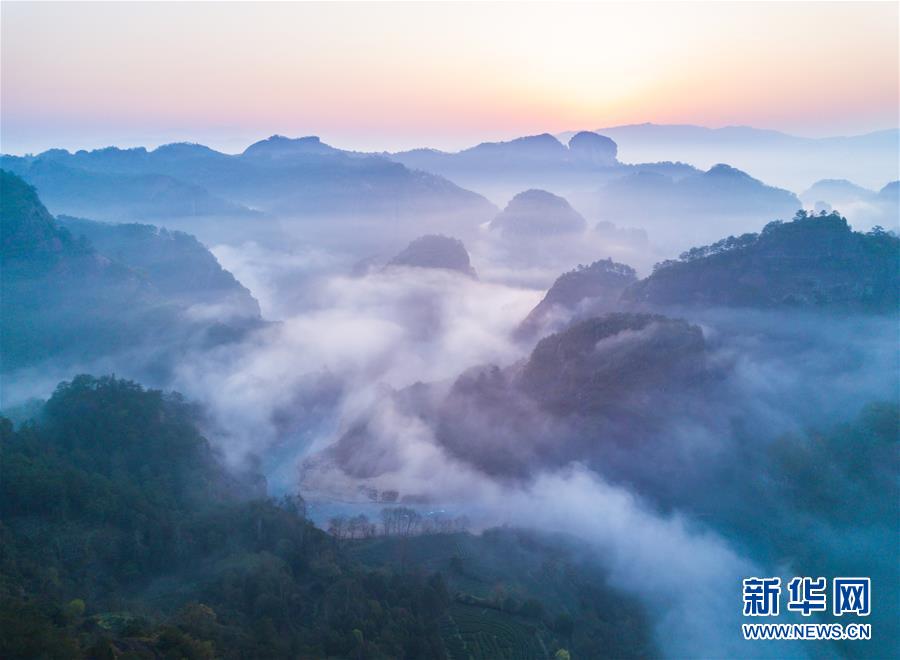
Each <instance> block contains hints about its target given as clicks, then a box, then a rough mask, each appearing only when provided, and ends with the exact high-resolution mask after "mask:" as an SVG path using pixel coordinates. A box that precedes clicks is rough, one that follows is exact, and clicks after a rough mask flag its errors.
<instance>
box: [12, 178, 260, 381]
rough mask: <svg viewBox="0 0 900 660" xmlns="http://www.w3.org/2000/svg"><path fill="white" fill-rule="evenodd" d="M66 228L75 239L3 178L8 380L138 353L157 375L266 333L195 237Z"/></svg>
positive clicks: (22, 187)
mask: <svg viewBox="0 0 900 660" xmlns="http://www.w3.org/2000/svg"><path fill="white" fill-rule="evenodd" d="M67 224H70V226H71V228H72V231H70V230H69V229H68V228H67V227H66V226H64V225H60V223H59V222H58V221H57V219H56V218H54V217H53V216H52V215H50V213H49V212H48V211H47V209H46V208H45V207H44V205H43V203H42V202H41V200H40V198H39V197H38V195H37V192H36V191H35V189H34V188H33V187H31V186H29V185H28V184H27V183H25V181H23V180H22V179H21V178H19V177H18V176H16V175H15V174H11V173H9V172H6V171H4V170H0V236H2V261H3V277H2V279H0V289H2V291H0V293H2V295H0V342H2V344H0V349H2V350H0V369H2V371H4V372H10V371H13V370H16V369H20V368H27V367H35V366H37V365H41V364H47V363H51V362H52V363H54V364H55V365H57V366H59V365H65V364H76V363H77V364H84V363H85V361H86V360H92V359H98V358H103V357H108V356H110V355H112V354H113V353H116V352H118V351H128V350H135V349H137V348H141V349H143V351H142V357H141V359H143V360H145V361H146V362H148V363H153V364H154V366H155V367H157V368H159V367H160V365H163V366H164V365H166V364H168V363H167V361H166V360H167V359H168V360H171V357H170V356H169V353H168V352H169V351H173V350H174V351H175V352H177V351H178V350H180V349H181V348H183V347H184V346H186V345H200V346H209V345H215V344H218V343H223V342H225V341H228V340H230V339H231V338H233V337H235V336H240V335H241V334H242V333H243V332H245V331H247V330H248V329H251V328H253V327H256V326H258V325H260V324H261V322H262V321H261V319H260V315H259V306H258V304H257V302H256V300H255V299H254V298H253V297H252V296H251V295H250V292H249V291H247V290H246V289H245V288H244V287H243V286H241V284H240V283H239V282H237V281H236V280H235V279H234V277H233V276H232V275H231V274H230V273H228V272H227V271H225V270H223V269H222V267H221V266H220V265H219V263H218V262H217V261H216V259H215V257H214V256H213V255H212V254H211V253H210V252H209V251H208V250H207V249H206V248H205V247H203V245H201V244H200V243H199V242H197V241H196V240H195V239H193V237H191V236H188V235H186V234H182V233H179V232H172V233H169V232H165V231H158V230H157V229H156V228H155V227H151V226H145V225H102V224H100V223H93V222H89V221H76V220H74V219H69V220H68V221H67ZM93 239H97V240H98V242H99V244H100V245H102V246H103V248H104V249H109V251H110V254H107V253H105V252H104V251H103V250H99V249H98V248H97V246H96V245H95V244H94V243H93ZM185 282H187V283H188V284H185ZM208 309H214V310H215V312H216V313H215V314H210V313H204V311H205V310H208ZM173 347H174V348H173ZM132 363H134V361H132ZM135 366H136V368H137V365H135Z"/></svg>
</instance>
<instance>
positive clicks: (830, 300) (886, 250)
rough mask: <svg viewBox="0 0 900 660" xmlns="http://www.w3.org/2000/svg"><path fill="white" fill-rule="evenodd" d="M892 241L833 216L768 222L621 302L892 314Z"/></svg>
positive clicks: (688, 259)
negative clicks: (851, 225)
mask: <svg viewBox="0 0 900 660" xmlns="http://www.w3.org/2000/svg"><path fill="white" fill-rule="evenodd" d="M898 256H900V239H898V238H897V236H896V235H894V234H890V233H887V232H884V231H883V230H878V231H873V232H869V233H867V234H863V233H860V232H854V231H852V230H851V229H850V227H849V225H848V224H847V220H846V219H845V218H843V217H841V216H840V215H838V214H836V213H832V214H829V215H824V214H822V215H814V216H810V215H807V214H806V212H805V211H801V212H799V213H798V214H797V215H796V216H795V218H794V220H793V221H791V222H782V221H775V222H771V223H769V224H768V225H766V227H765V228H764V229H763V230H762V232H761V233H759V234H744V235H742V236H740V237H737V238H735V237H734V236H730V237H728V238H727V239H724V240H721V241H719V242H717V243H714V244H712V245H708V246H705V247H701V248H694V249H692V250H690V251H688V252H685V253H684V254H682V255H681V257H680V258H679V259H678V260H675V261H669V262H664V263H662V264H659V265H658V267H657V268H656V269H655V270H654V272H653V274H652V275H651V276H650V277H648V278H646V279H644V280H641V281H640V282H637V283H635V284H633V285H632V286H630V287H629V288H628V289H627V290H626V291H625V293H624V294H623V300H625V301H629V302H632V303H641V304H649V305H654V306H669V305H676V306H705V307H716V306H725V307H762V308H797V307H808V308H814V309H831V310H837V311H864V312H874V313H894V312H896V311H897V309H898V296H900V276H898V271H897V259H898Z"/></svg>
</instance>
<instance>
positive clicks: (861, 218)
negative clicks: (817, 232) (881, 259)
mask: <svg viewBox="0 0 900 660" xmlns="http://www.w3.org/2000/svg"><path fill="white" fill-rule="evenodd" d="M898 186H900V182H897V181H894V182H891V183H888V184H887V185H885V186H884V187H883V188H882V189H881V190H878V191H875V190H869V189H868V188H863V187H862V186H858V185H856V184H855V183H853V182H851V181H847V180H846V179H823V180H821V181H816V183H814V184H813V185H812V186H811V187H810V188H809V190H806V191H805V192H803V193H801V195H800V199H802V200H803V203H804V204H805V205H806V207H807V208H814V209H815V210H816V211H819V210H824V211H826V212H830V211H832V210H837V211H840V213H841V215H843V216H845V217H846V218H847V219H848V220H849V221H850V222H851V223H852V225H853V226H854V227H855V228H857V229H871V228H872V227H875V226H876V225H881V226H884V227H888V228H891V227H894V226H896V224H897V219H898V218H900V201H898V198H897V189H898Z"/></svg>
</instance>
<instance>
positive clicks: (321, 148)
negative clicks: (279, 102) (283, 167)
mask: <svg viewBox="0 0 900 660" xmlns="http://www.w3.org/2000/svg"><path fill="white" fill-rule="evenodd" d="M335 151H338V150H337V149H335V148H334V147H331V146H329V145H327V144H325V143H324V142H322V140H320V139H319V137H318V136H316V135H307V136H305V137H299V138H289V137H285V136H284V135H271V136H269V137H268V138H266V139H265V140H260V141H259V142H254V143H253V144H251V145H250V146H249V147H247V148H246V149H245V150H244V153H243V155H244V156H264V157H267V158H282V157H285V156H295V155H297V154H325V153H332V152H335Z"/></svg>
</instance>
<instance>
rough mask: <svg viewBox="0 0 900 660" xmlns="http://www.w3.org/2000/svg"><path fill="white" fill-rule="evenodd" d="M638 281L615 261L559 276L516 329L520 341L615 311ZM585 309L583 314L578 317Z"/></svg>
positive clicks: (596, 264) (622, 265) (631, 272)
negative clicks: (573, 321)
mask: <svg viewBox="0 0 900 660" xmlns="http://www.w3.org/2000/svg"><path fill="white" fill-rule="evenodd" d="M636 281H637V276H636V274H635V272H634V269H633V268H631V267H630V266H626V265H625V264H619V263H616V262H614V261H613V260H612V259H605V260H603V261H595V262H594V263H592V264H590V265H589V266H579V267H578V268H576V269H575V270H571V271H569V272H567V273H564V274H562V275H560V276H559V277H558V278H557V279H556V281H555V282H554V283H553V286H551V287H550V289H549V290H548V291H547V294H546V295H545V296H544V297H543V299H542V300H541V302H539V303H538V304H537V306H536V307H535V308H534V309H533V310H531V312H530V313H529V314H528V316H527V317H526V318H525V320H524V321H522V323H521V324H520V325H519V327H518V328H517V329H516V332H515V336H516V338H517V339H520V340H527V339H529V338H532V337H535V336H538V335H539V334H548V330H550V329H551V328H552V329H553V330H550V331H555V330H559V329H560V326H561V324H564V323H568V322H569V321H570V320H571V318H572V317H573V315H574V316H582V315H596V314H597V313H599V312H607V311H612V310H613V309H615V308H616V307H617V306H618V302H619V297H620V296H621V294H622V292H623V291H624V290H625V288H626V287H628V286H629V285H630V284H633V283H634V282H636ZM582 308H587V309H585V310H584V311H583V314H582V313H579V314H576V312H579V311H580V310H581V309H582Z"/></svg>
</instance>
